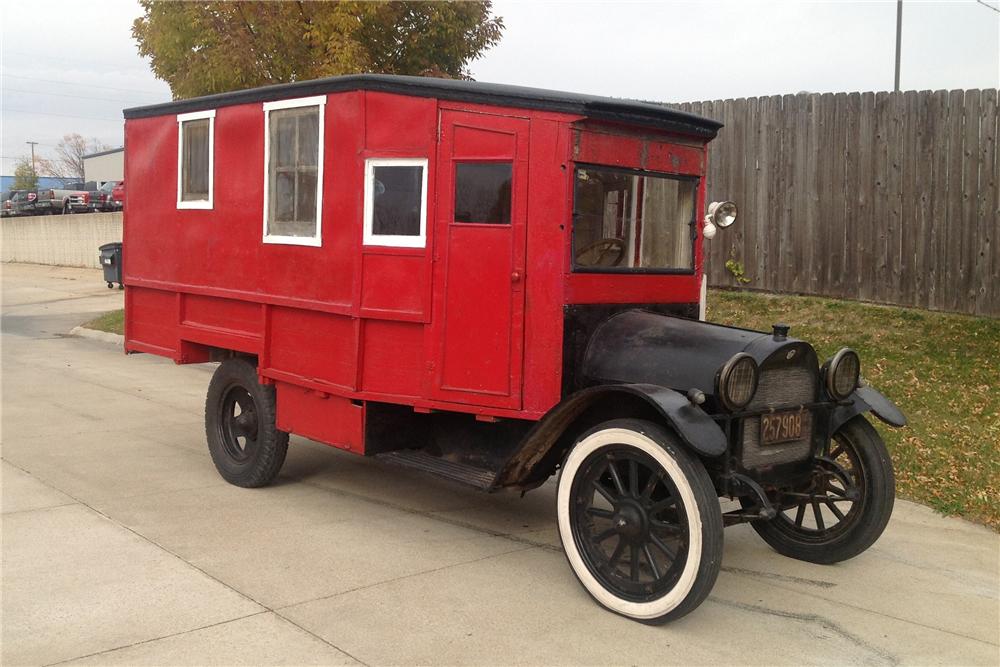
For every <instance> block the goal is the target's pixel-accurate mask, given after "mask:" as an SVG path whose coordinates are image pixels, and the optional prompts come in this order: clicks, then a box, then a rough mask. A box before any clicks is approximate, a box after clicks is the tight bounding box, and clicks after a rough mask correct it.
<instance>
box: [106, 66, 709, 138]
mask: <svg viewBox="0 0 1000 667" xmlns="http://www.w3.org/2000/svg"><path fill="white" fill-rule="evenodd" d="M348 90H373V91H378V92H384V93H397V94H400V95H411V96H414V97H434V98H438V99H443V100H456V101H461V102H473V103H480V104H492V105H496V106H508V107H520V108H524V109H541V110H545V111H558V112H563V113H571V114H577V115H580V116H586V117H588V118H596V119H599V120H609V121H614V122H619V123H628V124H632V125H645V126H648V127H655V128H659V129H663V130H669V131H673V132H682V133H684V134H691V135H694V136H697V137H703V138H707V139H711V138H712V137H714V136H715V135H716V134H717V133H718V131H719V128H721V127H722V123H719V122H717V121H714V120H711V119H708V118H702V117H701V116H696V115H694V114H690V113H685V112H683V111H675V110H674V109H670V108H668V107H666V106H662V105H659V104H654V103H651V102H640V101H637V100H627V99H618V98H614V97H598V96H596V95H580V94H578V93H564V92H560V91H557V90H546V89H544V88H528V87H525V86H508V85H503V84H496V83H481V82H478V81H463V80H456V79H435V78H429V77H418V76H395V75H389V74H352V75H349V76H334V77H330V78H327V79H315V80H312V81H297V82H295V83H282V84H278V85H274V86H263V87H261V88H250V89H247V90H237V91H233V92H230V93H220V94H218V95H207V96H205V97H194V98H191V99H186V100H177V101H174V102H166V103H164V104H152V105H149V106H144V107H132V108H131V109H125V118H148V117H151V116H162V115H167V114H177V113H186V112H189V111H202V110H205V109H216V108H218V107H224V106H232V105H234V104H247V103H252V102H269V101H274V100H282V99H288V98H291V97H306V96H309V95H325V94H328V93H338V92H343V91H348Z"/></svg>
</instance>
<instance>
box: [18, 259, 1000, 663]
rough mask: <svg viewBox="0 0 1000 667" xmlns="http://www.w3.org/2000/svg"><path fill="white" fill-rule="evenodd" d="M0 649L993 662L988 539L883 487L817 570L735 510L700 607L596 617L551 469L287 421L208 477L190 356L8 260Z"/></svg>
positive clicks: (252, 657) (99, 295) (999, 624)
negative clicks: (486, 476) (260, 449)
mask: <svg viewBox="0 0 1000 667" xmlns="http://www.w3.org/2000/svg"><path fill="white" fill-rule="evenodd" d="M2 280H3V327H2V328H3V336H2V346H3V349H2V363H3V368H2V371H3V376H2V379H3V387H2V389H3V397H2V409H3V412H2V429H3V452H2V458H3V464H2V466H3V467H2V486H3V518H2V530H3V573H2V578H3V616H2V624H3V637H2V639H3V649H2V651H3V652H2V660H3V663H4V664H8V665H14V664H53V663H60V662H71V663H92V664H105V663H115V664H161V665H167V664H238V663H249V664H269V663H282V664H319V663H324V664H354V663H364V664H623V665H624V664H692V663H699V664H701V663H715V664H744V663H752V664H765V663H766V664H797V665H798V664H805V663H810V664H837V665H843V664H900V663H902V664H907V663H909V664H997V663H998V662H1000V646H998V645H1000V638H998V634H1000V630H998V628H1000V618H998V613H1000V603H998V568H1000V537H998V536H997V534H995V533H993V532H991V531H989V530H986V529H984V528H982V527H980V526H975V525H972V524H969V523H967V522H964V521H960V520H957V519H946V518H942V517H940V516H937V515H935V514H934V513H933V512H931V511H930V510H928V509H925V508H923V507H921V506H918V505H914V504H911V503H908V502H898V503H897V505H896V512H895V514H894V516H893V519H892V522H891V523H890V524H889V528H888V531H887V532H886V534H885V535H884V536H883V537H882V539H881V540H880V541H879V542H878V543H877V544H876V545H875V547H873V548H872V549H871V550H869V551H868V552H867V553H865V554H863V555H862V556H860V557H858V558H855V559H854V560H851V561H848V562H846V563H841V564H839V565H835V566H819V565H811V564H808V563H801V562H797V561H794V560H790V559H787V558H783V557H781V556H779V555H777V554H776V553H774V552H773V551H771V549H770V548H768V547H767V546H766V545H765V544H764V543H763V542H762V541H761V540H759V539H758V538H757V537H756V535H755V533H754V532H753V531H752V530H751V529H750V528H749V527H747V526H740V527H736V528H730V529H727V531H726V549H725V559H724V562H723V572H722V574H721V575H720V577H719V581H718V583H717V584H716V586H715V590H714V592H713V593H712V596H711V597H710V598H709V599H708V600H707V601H706V602H705V604H704V605H702V606H701V608H699V609H698V610H697V611H695V612H694V613H692V614H691V615H689V616H687V617H686V618H684V619H682V620H680V621H678V622H675V623H673V624H671V625H668V626H665V627H647V626H644V625H640V624H638V623H634V622H631V621H628V620H626V619H623V618H620V617H617V616H614V615H612V614H610V613H608V612H605V611H602V610H601V609H600V608H598V607H597V606H596V605H595V604H594V603H592V602H591V600H590V598H589V597H588V596H587V595H586V594H585V593H584V591H583V589H582V588H581V587H580V586H579V585H578V584H577V582H576V580H575V579H574V577H573V575H572V573H571V572H570V570H569V567H568V566H567V565H566V563H565V562H564V558H563V555H562V553H561V550H560V549H559V547H558V546H557V545H558V538H557V535H556V528H555V524H554V521H553V518H554V511H553V510H554V507H553V505H554V500H553V488H552V485H551V484H549V485H546V486H545V487H543V488H541V489H539V490H537V491H534V492H532V493H530V494H528V495H527V496H525V497H524V498H519V497H518V496H517V495H515V494H509V495H508V494H498V495H493V496H487V495H483V494H481V493H478V492H476V491H473V490H471V489H466V488H463V487H460V486H455V485H452V484H450V483H447V482H443V481H438V480H436V479H433V478H428V477H424V476H422V475H421V474H419V473H416V472H411V471H408V470H404V469H400V468H396V467H391V466H388V465H385V464H383V463H380V462H377V461H373V460H368V459H363V458H360V457H354V456H352V455H349V454H344V453H342V452H339V451H336V450H334V449H331V448H328V447H325V446H322V445H318V444H315V443H311V442H308V441H306V440H302V439H300V438H293V439H292V442H293V444H292V445H291V447H290V448H289V452H288V460H287V463H286V464H285V467H284V470H283V473H282V476H281V478H280V480H279V482H278V483H277V484H276V485H274V486H272V487H269V488H266V489H258V490H247V489H240V488H236V487H233V486H229V485H228V484H226V483H224V482H223V481H222V480H221V478H219V476H218V475H217V474H216V472H215V470H214V468H213V467H212V462H211V460H210V459H209V457H208V454H207V451H206V449H205V444H204V440H205V436H204V429H203V424H202V410H203V400H204V393H205V388H206V386H207V384H208V380H209V371H210V369H208V368H204V367H197V366H175V365H173V364H172V363H170V362H168V361H165V360H162V359H159V358H156V357H152V356H148V355H136V356H132V357H126V356H124V355H123V354H122V353H121V351H120V349H118V348H116V347H115V346H113V345H109V344H107V343H102V342H98V341H93V340H86V339H81V338H76V337H68V336H67V335H66V334H67V332H68V331H69V330H70V329H71V328H72V327H73V326H75V325H77V324H79V323H81V322H83V321H85V320H87V319H89V318H90V317H92V316H93V315H94V314H96V313H99V312H102V311H105V310H110V309H112V308H117V307H120V304H121V293H119V292H118V291H110V290H107V289H105V287H104V285H103V283H102V281H101V278H100V274H99V272H97V271H91V270H75V269H56V268H47V267H37V266H25V265H10V264H8V265H4V266H3V276H2Z"/></svg>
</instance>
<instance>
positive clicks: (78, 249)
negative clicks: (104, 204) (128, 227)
mask: <svg viewBox="0 0 1000 667" xmlns="http://www.w3.org/2000/svg"><path fill="white" fill-rule="evenodd" d="M0 227H2V229H3V237H2V238H3V261H5V262H24V263H28V264H51V265H54V266H83V267H93V268H100V266H101V264H100V262H99V261H98V251H97V248H98V247H99V246H101V245H104V244H105V243H111V242H113V241H121V240H122V214H121V212H120V211H119V212H116V213H78V214H75V215H42V216H31V217H24V218H21V217H16V218H3V220H2V222H0Z"/></svg>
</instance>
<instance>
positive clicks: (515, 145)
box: [429, 111, 528, 409]
mask: <svg viewBox="0 0 1000 667" xmlns="http://www.w3.org/2000/svg"><path fill="white" fill-rule="evenodd" d="M440 127H441V137H440V142H439V144H438V163H437V165H438V166H437V174H438V177H437V206H436V209H437V220H436V225H437V234H436V238H437V243H436V246H435V255H434V259H435V265H434V266H435V268H434V286H435V289H434V294H435V302H434V315H433V324H432V326H431V343H432V350H431V351H430V352H431V354H430V355H429V359H430V360H431V362H430V364H429V369H430V374H431V391H430V393H431V396H432V397H433V398H436V399H438V400H444V401H452V402H457V403H466V404H472V405H481V406H488V407H503V408H514V409H517V408H520V407H521V379H522V362H523V347H524V278H525V271H524V269H525V267H524V264H525V262H524V257H525V224H526V216H527V203H528V187H527V186H528V183H527V177H528V121H527V120H526V119H523V118H511V117H507V116H496V115H490V114H480V113H467V112H459V111H442V112H441V125H440Z"/></svg>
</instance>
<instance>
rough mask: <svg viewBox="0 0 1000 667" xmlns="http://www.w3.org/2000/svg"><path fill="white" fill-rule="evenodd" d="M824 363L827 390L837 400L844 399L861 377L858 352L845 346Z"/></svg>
mask: <svg viewBox="0 0 1000 667" xmlns="http://www.w3.org/2000/svg"><path fill="white" fill-rule="evenodd" d="M825 365H826V390H827V392H829V394H830V396H832V397H833V398H835V399H837V400H838V401H842V400H844V399H845V398H847V397H848V396H850V395H851V393H852V392H854V390H855V389H856V388H857V386H858V380H859V378H860V377H861V359H860V358H859V357H858V353H857V352H855V351H854V350H852V349H851V348H849V347H845V348H844V349H842V350H841V351H840V352H838V353H837V354H835V355H833V359H830V361H828V362H826V364H825Z"/></svg>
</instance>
